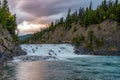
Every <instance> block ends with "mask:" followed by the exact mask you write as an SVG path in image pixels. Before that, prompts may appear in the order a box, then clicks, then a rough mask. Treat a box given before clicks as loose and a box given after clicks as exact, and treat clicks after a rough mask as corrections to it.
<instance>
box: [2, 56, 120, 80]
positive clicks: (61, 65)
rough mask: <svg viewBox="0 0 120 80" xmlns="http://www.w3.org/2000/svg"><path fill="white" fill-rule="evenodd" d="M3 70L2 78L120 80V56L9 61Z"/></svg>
mask: <svg viewBox="0 0 120 80" xmlns="http://www.w3.org/2000/svg"><path fill="white" fill-rule="evenodd" d="M3 70H4V72H5V74H6V75H5V77H3V79H2V80H120V57H115V56H114V57H110V56H109V57H105V56H87V57H79V58H72V59H69V60H68V61H33V62H19V63H8V65H7V66H6V67H4V68H3ZM0 77H2V76H0Z"/></svg>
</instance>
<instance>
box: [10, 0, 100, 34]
mask: <svg viewBox="0 0 120 80" xmlns="http://www.w3.org/2000/svg"><path fill="white" fill-rule="evenodd" d="M91 1H92V4H93V8H95V7H96V6H97V5H99V4H100V3H101V2H102V0H8V4H9V8H10V11H11V12H12V13H13V14H16V17H17V25H18V26H17V27H18V29H19V35H25V34H32V33H34V32H36V31H40V30H41V28H44V27H46V26H47V25H48V24H50V23H51V22H52V21H55V20H57V19H59V18H60V17H65V16H66V15H67V12H68V10H69V9H71V10H72V11H75V10H78V9H79V8H80V7H84V8H85V7H88V6H89V4H90V2H91Z"/></svg>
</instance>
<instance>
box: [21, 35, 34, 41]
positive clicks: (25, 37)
mask: <svg viewBox="0 0 120 80" xmlns="http://www.w3.org/2000/svg"><path fill="white" fill-rule="evenodd" d="M31 36H32V34H27V35H23V36H19V39H20V40H25V39H27V38H29V37H31Z"/></svg>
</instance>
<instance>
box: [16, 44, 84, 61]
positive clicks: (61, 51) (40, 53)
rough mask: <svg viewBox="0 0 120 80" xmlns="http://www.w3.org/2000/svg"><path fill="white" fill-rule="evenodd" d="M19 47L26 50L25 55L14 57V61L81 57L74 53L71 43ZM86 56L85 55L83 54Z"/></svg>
mask: <svg viewBox="0 0 120 80" xmlns="http://www.w3.org/2000/svg"><path fill="white" fill-rule="evenodd" d="M21 48H22V49H23V50H24V51H25V52H27V55H26V56H20V57H15V58H14V60H15V61H19V59H24V60H26V59H27V61H28V60H30V59H32V60H51V59H52V60H56V59H57V60H64V59H66V58H74V57H83V55H77V54H75V53H74V46H73V45H71V44H23V45H21ZM85 56H86V55H85Z"/></svg>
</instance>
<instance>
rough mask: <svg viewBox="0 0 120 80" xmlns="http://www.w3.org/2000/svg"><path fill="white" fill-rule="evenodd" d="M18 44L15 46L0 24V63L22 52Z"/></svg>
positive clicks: (7, 32)
mask: <svg viewBox="0 0 120 80" xmlns="http://www.w3.org/2000/svg"><path fill="white" fill-rule="evenodd" d="M21 51H22V50H21V49H20V47H19V46H16V44H15V42H14V41H13V38H12V36H11V35H10V33H9V31H8V30H7V29H3V28H2V26H1V25H0V63H3V62H5V61H8V60H10V59H12V57H13V56H16V55H20V54H24V52H21Z"/></svg>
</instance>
